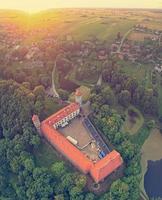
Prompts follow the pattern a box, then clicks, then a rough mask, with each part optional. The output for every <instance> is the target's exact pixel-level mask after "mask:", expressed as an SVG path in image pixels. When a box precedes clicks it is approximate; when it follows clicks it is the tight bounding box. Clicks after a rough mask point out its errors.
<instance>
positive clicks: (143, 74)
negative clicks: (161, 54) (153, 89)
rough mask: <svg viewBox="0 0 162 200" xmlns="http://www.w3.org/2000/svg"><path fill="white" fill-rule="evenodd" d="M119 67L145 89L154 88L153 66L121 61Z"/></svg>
mask: <svg viewBox="0 0 162 200" xmlns="http://www.w3.org/2000/svg"><path fill="white" fill-rule="evenodd" d="M119 65H120V66H121V68H120V70H121V71H122V72H124V73H126V74H127V75H129V76H131V77H133V78H136V79H137V81H138V82H139V83H141V84H142V85H144V86H145V87H150V86H152V83H151V71H152V68H153V66H151V65H148V64H147V65H146V64H139V63H135V64H133V63H131V62H125V61H123V60H122V61H119Z"/></svg>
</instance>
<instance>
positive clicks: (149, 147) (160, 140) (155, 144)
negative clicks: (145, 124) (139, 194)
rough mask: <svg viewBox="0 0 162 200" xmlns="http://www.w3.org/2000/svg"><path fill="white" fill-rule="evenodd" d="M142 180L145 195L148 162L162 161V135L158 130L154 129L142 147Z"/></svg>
mask: <svg viewBox="0 0 162 200" xmlns="http://www.w3.org/2000/svg"><path fill="white" fill-rule="evenodd" d="M141 153H142V159H141V166H142V180H141V184H140V188H141V190H142V191H143V192H144V193H145V190H144V175H145V173H146V171H147V161H148V160H153V161H155V160H160V159H162V135H161V134H160V132H159V130H158V129H154V130H153V131H152V132H151V134H150V136H149V137H148V139H147V140H146V141H145V143H144V145H143V146H142V150H141Z"/></svg>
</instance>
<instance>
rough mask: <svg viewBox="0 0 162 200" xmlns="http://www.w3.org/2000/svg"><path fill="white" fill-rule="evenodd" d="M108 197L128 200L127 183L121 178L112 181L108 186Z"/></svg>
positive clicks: (115, 199)
mask: <svg viewBox="0 0 162 200" xmlns="http://www.w3.org/2000/svg"><path fill="white" fill-rule="evenodd" d="M110 197H111V199H112V200H117V199H120V200H128V197H129V187H128V185H127V184H126V183H125V182H123V181H121V180H117V181H115V182H113V184H112V185H111V188H110Z"/></svg>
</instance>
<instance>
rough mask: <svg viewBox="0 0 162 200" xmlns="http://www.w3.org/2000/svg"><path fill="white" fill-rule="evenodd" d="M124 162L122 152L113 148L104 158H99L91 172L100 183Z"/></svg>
mask: <svg viewBox="0 0 162 200" xmlns="http://www.w3.org/2000/svg"><path fill="white" fill-rule="evenodd" d="M122 163H123V160H122V158H121V156H120V154H119V153H118V152H117V151H115V150H113V151H112V152H110V153H109V154H107V156H105V157H104V158H103V159H101V160H99V161H98V162H97V163H96V164H95V165H94V167H93V168H92V169H91V171H90V173H91V176H92V177H93V179H94V180H95V181H96V182H97V183H98V182H100V181H101V180H103V179H104V178H105V177H107V176H108V175H110V174H111V173H112V172H114V171H115V170H116V169H117V168H118V167H120V166H121V165H122Z"/></svg>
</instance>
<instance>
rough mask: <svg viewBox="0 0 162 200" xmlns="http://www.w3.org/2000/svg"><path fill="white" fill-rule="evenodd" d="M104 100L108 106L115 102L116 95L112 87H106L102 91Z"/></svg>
mask: <svg viewBox="0 0 162 200" xmlns="http://www.w3.org/2000/svg"><path fill="white" fill-rule="evenodd" d="M101 94H102V98H103V99H104V102H105V103H106V104H108V105H113V104H114V101H115V97H114V93H113V92H112V90H111V89H110V87H105V88H104V89H103V90H102V93H101Z"/></svg>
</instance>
